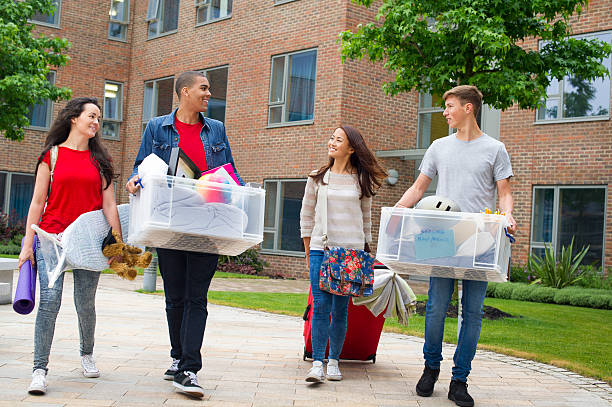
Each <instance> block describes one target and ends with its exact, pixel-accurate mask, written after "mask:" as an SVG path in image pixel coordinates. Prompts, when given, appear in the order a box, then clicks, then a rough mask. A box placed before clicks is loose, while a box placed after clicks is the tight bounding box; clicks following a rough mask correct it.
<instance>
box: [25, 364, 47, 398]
mask: <svg viewBox="0 0 612 407" xmlns="http://www.w3.org/2000/svg"><path fill="white" fill-rule="evenodd" d="M46 392H47V372H46V371H45V369H36V370H34V373H32V383H30V387H28V393H30V394H33V395H36V396H42V395H43V394H45V393H46Z"/></svg>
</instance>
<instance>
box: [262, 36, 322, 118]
mask: <svg viewBox="0 0 612 407" xmlns="http://www.w3.org/2000/svg"><path fill="white" fill-rule="evenodd" d="M310 51H316V54H315V58H316V63H315V69H316V68H317V65H318V62H319V50H318V48H317V47H313V48H307V49H302V50H299V51H292V52H286V53H283V54H277V55H272V58H271V60H270V86H269V92H268V109H267V115H268V117H267V122H268V125H267V127H266V128H276V127H287V126H303V125H310V124H314V120H315V119H314V118H315V107H316V100H317V92H316V84H317V74H318V73H319V70H318V69H316V73H315V90H314V95H313V106H312V119H308V120H296V121H281V122H279V123H271V122H270V110H271V109H272V108H274V107H278V106H281V107H282V110H281V112H282V113H281V117H282V118H283V120H284V117H285V114H286V112H287V92H288V91H289V90H288V88H289V64H288V58H289V57H290V56H293V55H296V54H301V53H305V52H310ZM281 57H283V58H284V59H285V63H284V66H283V90H282V96H283V98H282V101H280V102H271V101H270V99H271V98H272V80H273V78H274V59H275V58H281Z"/></svg>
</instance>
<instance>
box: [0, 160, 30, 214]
mask: <svg viewBox="0 0 612 407" xmlns="http://www.w3.org/2000/svg"><path fill="white" fill-rule="evenodd" d="M7 192H8V193H7ZM33 192H34V175H32V174H20V173H16V172H0V211H2V212H4V213H6V214H8V215H9V217H10V218H11V219H12V220H16V221H25V220H26V218H27V216H28V209H29V208H30V202H31V201H32V193H33Z"/></svg>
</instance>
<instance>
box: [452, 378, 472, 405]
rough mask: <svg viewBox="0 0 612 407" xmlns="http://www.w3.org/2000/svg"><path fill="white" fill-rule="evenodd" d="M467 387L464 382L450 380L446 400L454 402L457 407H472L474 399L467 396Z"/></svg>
mask: <svg viewBox="0 0 612 407" xmlns="http://www.w3.org/2000/svg"><path fill="white" fill-rule="evenodd" d="M467 387H468V385H467V383H466V382H460V381H459V380H451V382H450V387H449V388H448V399H449V400H452V401H454V402H455V404H456V405H458V406H461V407H472V406H473V405H474V399H473V398H472V396H470V395H469V394H468V392H467Z"/></svg>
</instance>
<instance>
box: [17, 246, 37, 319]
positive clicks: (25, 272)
mask: <svg viewBox="0 0 612 407" xmlns="http://www.w3.org/2000/svg"><path fill="white" fill-rule="evenodd" d="M24 239H25V238H23V239H21V247H23V240H24ZM33 246H34V247H32V250H33V251H34V258H36V236H34V243H33ZM35 298H36V266H32V263H31V262H30V260H26V262H25V263H23V264H22V266H21V268H20V269H19V280H17V288H16V290H15V300H14V301H13V309H14V310H15V312H17V313H19V314H24V315H25V314H29V313H30V312H32V310H33V309H34V299H35Z"/></svg>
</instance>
